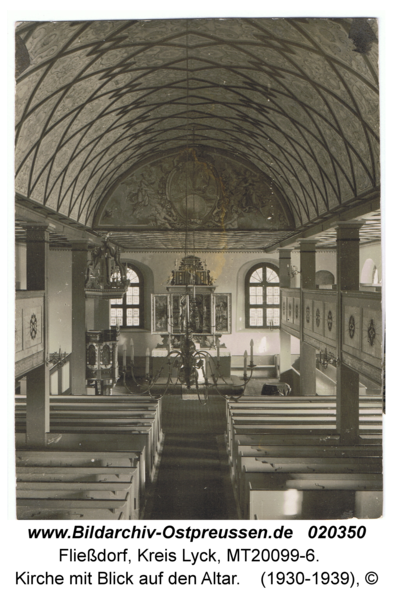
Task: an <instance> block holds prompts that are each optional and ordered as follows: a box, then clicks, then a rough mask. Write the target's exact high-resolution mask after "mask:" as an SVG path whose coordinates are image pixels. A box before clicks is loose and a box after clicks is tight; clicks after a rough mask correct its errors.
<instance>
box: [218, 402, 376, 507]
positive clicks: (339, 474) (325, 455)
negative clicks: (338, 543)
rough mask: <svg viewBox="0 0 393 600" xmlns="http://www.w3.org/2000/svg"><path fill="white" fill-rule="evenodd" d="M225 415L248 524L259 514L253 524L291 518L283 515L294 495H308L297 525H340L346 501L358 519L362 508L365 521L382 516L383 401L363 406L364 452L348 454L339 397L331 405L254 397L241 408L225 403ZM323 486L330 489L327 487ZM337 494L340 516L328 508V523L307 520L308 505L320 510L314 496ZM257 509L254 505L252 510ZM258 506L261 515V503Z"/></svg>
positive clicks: (353, 449)
mask: <svg viewBox="0 0 393 600" xmlns="http://www.w3.org/2000/svg"><path fill="white" fill-rule="evenodd" d="M226 411H227V447H228V454H229V464H230V466H231V475H232V482H233V484H234V487H235V493H237V497H238V500H239V503H240V507H241V509H242V511H243V515H244V516H245V517H246V518H254V517H255V515H256V517H255V518H285V514H284V513H285V511H283V510H281V509H283V506H284V504H283V502H284V499H285V494H286V495H288V494H287V492H288V490H295V491H294V493H295V494H296V493H298V492H299V493H300V492H301V494H303V493H304V494H305V496H304V497H305V503H304V502H303V511H298V512H297V513H296V516H295V517H293V516H292V517H291V518H340V514H341V512H342V506H341V500H342V501H343V502H344V504H345V505H346V506H347V513H348V514H349V513H351V514H352V515H353V514H354V511H355V508H354V507H355V504H356V506H357V507H359V506H361V507H362V508H361V510H360V509H356V510H357V512H358V513H359V514H360V513H361V514H362V515H366V516H367V515H370V514H371V515H372V516H375V515H377V516H380V512H381V490H382V475H381V472H382V459H381V457H382V445H381V435H380V432H381V429H382V403H381V400H380V399H377V400H375V398H372V399H371V400H369V399H365V400H364V399H362V400H361V401H360V404H359V420H360V429H361V431H362V436H363V438H364V439H363V440H361V443H360V444H359V445H356V446H350V447H344V446H341V445H339V436H338V435H337V431H336V402H335V398H332V399H330V398H329V399H328V401H327V402H326V398H323V399H314V398H312V399H309V398H307V399H305V398H296V399H294V398H290V397H282V398H272V397H266V398H264V399H262V401H261V400H260V398H255V399H252V401H251V402H250V401H249V398H247V399H244V398H243V399H242V402H233V401H231V400H227V406H226ZM288 481H289V482H290V483H288ZM325 481H327V483H326V485H324V484H323V483H321V482H325ZM333 489H334V490H336V491H337V493H338V496H337V498H338V500H337V502H336V503H334V507H335V509H334V510H335V511H336V512H335V513H334V516H333V517H332V516H331V514H333V513H329V510H328V509H326V508H324V509H323V510H321V513H320V514H321V515H324V516H321V517H318V516H316V515H314V517H310V516H307V515H311V514H313V513H312V502H311V503H310V498H314V502H316V503H317V504H318V502H319V501H320V500H321V499H323V496H321V495H319V496H315V493H316V491H317V490H318V491H322V490H327V491H331V490H333ZM366 493H367V494H370V493H371V494H376V496H375V498H376V501H375V506H374V507H373V506H372V502H371V501H370V498H372V497H371V496H368V500H367V501H365V500H364V498H365V496H363V495H362V494H366ZM355 497H356V501H355ZM252 498H254V500H251V499H252ZM256 498H257V499H258V500H255V499H256ZM273 498H275V499H276V500H275V501H273ZM302 498H303V496H302ZM330 498H331V499H332V495H330ZM340 498H341V500H340ZM349 498H350V499H351V501H349V500H348V499H349ZM318 499H319V500H318ZM251 502H254V504H253V505H252V506H251ZM258 502H259V508H257V504H255V503H258ZM264 502H265V509H264V510H263V503H264ZM275 502H276V506H275ZM266 503H267V504H266ZM277 503H278V504H277ZM322 505H323V502H322ZM250 506H251V508H250ZM266 506H269V507H270V508H269V510H266ZM280 506H281V508H279V509H278V508H277V507H280ZM332 510H333V509H332ZM250 511H251V512H250ZM261 511H262V512H261ZM274 511H276V512H274ZM280 511H281V512H280ZM344 512H345V511H344ZM261 514H263V516H262V517H261ZM278 514H279V516H274V515H278ZM266 515H270V516H266ZM271 515H273V516H271ZM305 515H306V516H305ZM327 515H330V516H327Z"/></svg>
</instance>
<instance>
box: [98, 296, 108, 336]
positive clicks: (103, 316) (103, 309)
mask: <svg viewBox="0 0 393 600" xmlns="http://www.w3.org/2000/svg"><path fill="white" fill-rule="evenodd" d="M94 329H97V330H102V329H110V300H106V299H105V298H94Z"/></svg>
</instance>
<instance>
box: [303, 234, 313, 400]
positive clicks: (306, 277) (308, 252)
mask: <svg viewBox="0 0 393 600" xmlns="http://www.w3.org/2000/svg"><path fill="white" fill-rule="evenodd" d="M316 244H317V240H300V287H301V289H302V293H303V290H315V246H316ZM302 310H303V302H302ZM301 324H302V325H301V336H302V338H303V333H304V327H303V315H302V316H301ZM315 394H316V357H315V348H314V347H313V346H310V344H307V343H306V342H304V341H303V339H301V341H300V395H301V396H315Z"/></svg>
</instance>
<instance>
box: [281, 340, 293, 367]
mask: <svg viewBox="0 0 393 600" xmlns="http://www.w3.org/2000/svg"><path fill="white" fill-rule="evenodd" d="M291 367H292V355H291V336H290V334H289V333H287V332H286V331H284V330H283V329H280V375H281V374H282V373H285V371H289V369H290V368H291Z"/></svg>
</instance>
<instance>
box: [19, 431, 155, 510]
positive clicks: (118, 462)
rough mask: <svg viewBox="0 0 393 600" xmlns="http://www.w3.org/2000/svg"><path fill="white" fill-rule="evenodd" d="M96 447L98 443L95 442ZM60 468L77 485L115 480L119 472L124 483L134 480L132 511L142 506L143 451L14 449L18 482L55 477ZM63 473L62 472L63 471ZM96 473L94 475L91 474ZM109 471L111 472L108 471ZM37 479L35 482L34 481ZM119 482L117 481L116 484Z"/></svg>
mask: <svg viewBox="0 0 393 600" xmlns="http://www.w3.org/2000/svg"><path fill="white" fill-rule="evenodd" d="M96 445H97V441H96ZM59 468H61V469H62V471H61V473H63V474H64V475H65V474H66V473H69V479H70V477H71V478H73V479H72V480H73V481H74V482H75V481H77V479H75V478H77V477H81V476H83V478H85V477H89V478H90V480H93V481H97V475H100V476H101V480H102V476H104V475H106V476H112V477H113V476H117V472H118V471H120V472H122V474H123V475H125V476H127V478H126V479H125V481H128V482H131V480H130V477H132V478H133V479H134V491H135V498H136V499H135V501H133V505H134V506H133V510H135V511H137V513H136V514H139V511H140V507H141V503H142V501H143V497H144V490H145V481H144V477H145V475H144V473H145V460H144V449H142V450H140V451H137V452H135V451H129V450H128V451H112V452H110V451H105V452H103V451H99V450H94V451H87V450H84V449H79V450H77V451H75V450H70V451H64V450H61V449H56V450H53V449H46V450H34V449H27V448H24V449H20V448H17V449H16V473H17V478H19V479H20V478H21V477H24V479H25V477H26V474H27V472H32V473H34V474H35V475H38V476H40V475H42V474H43V473H44V474H45V475H52V476H53V475H54V474H56V475H58V471H55V472H53V471H51V469H57V470H58V469H59ZM64 469H65V470H64ZM92 469H95V471H92ZM108 469H112V470H111V471H108ZM35 479H36V478H35ZM118 481H119V480H118Z"/></svg>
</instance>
